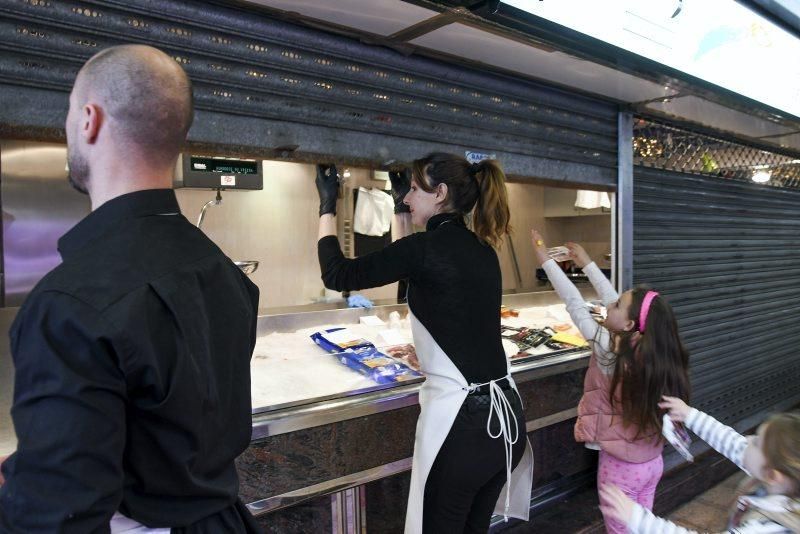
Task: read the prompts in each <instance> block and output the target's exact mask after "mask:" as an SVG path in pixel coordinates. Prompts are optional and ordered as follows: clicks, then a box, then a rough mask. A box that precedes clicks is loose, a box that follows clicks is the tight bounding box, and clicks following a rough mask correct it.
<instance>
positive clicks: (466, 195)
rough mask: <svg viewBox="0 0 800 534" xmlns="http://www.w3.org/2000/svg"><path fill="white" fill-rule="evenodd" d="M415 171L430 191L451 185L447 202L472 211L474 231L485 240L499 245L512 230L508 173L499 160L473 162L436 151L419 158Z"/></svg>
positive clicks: (461, 210)
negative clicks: (440, 186)
mask: <svg viewBox="0 0 800 534" xmlns="http://www.w3.org/2000/svg"><path fill="white" fill-rule="evenodd" d="M412 171H413V173H414V180H415V181H416V182H417V183H418V184H419V187H420V188H421V189H422V190H423V191H425V192H426V193H432V192H433V190H434V189H436V187H437V186H438V185H439V184H446V185H447V198H446V199H445V205H446V206H447V207H448V209H450V210H452V211H455V212H457V213H460V214H462V215H470V214H472V230H473V231H474V232H475V234H477V236H478V237H479V238H480V239H481V241H483V242H485V243H488V244H489V245H491V246H493V247H495V248H497V247H499V246H500V244H501V243H502V239H503V236H504V235H505V234H508V233H510V232H511V226H510V224H509V221H510V219H511V213H510V211H509V209H508V193H507V192H506V175H505V173H504V172H503V169H502V168H501V167H500V163H498V162H497V160H491V159H485V160H483V161H481V162H479V163H472V164H471V163H470V162H468V161H467V160H466V159H465V158H462V157H461V156H457V155H455V154H447V153H446V152H434V153H432V154H428V155H427V156H425V157H424V158H420V159H418V160H415V161H414V164H413V166H412ZM426 175H427V176H428V177H429V178H430V179H428V178H426Z"/></svg>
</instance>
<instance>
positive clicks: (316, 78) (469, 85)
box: [0, 0, 617, 185]
mask: <svg viewBox="0 0 800 534" xmlns="http://www.w3.org/2000/svg"><path fill="white" fill-rule="evenodd" d="M0 14H2V18H0V50H3V53H2V57H0V83H2V84H6V85H9V86H14V87H23V88H25V87H29V88H47V89H50V90H53V91H58V92H61V93H66V92H67V91H68V90H69V89H70V87H71V84H72V81H73V79H74V76H75V74H76V72H77V70H78V68H79V67H80V66H81V64H82V63H83V62H84V61H85V60H86V59H87V58H88V57H90V56H91V55H92V54H94V53H95V52H97V51H98V50H100V49H103V48H106V47H108V46H112V45H117V44H122V43H142V44H150V45H154V46H157V47H159V48H161V49H162V50H165V51H166V52H167V53H169V54H170V55H171V56H172V57H173V58H174V59H175V60H176V61H177V62H179V63H180V64H181V65H182V66H183V67H184V68H185V69H186V71H187V72H188V73H189V75H190V77H191V78H192V81H193V84H194V90H195V102H196V107H197V109H199V110H207V111H211V112H215V113H219V114H222V115H226V116H235V117H238V118H242V117H248V118H253V119H275V120H280V121H287V122H289V123H291V124H294V125H305V126H309V125H311V126H325V127H328V128H336V129H343V130H350V131H358V132H369V133H371V134H376V135H378V136H384V138H383V141H384V142H383V147H384V148H383V152H390V151H391V148H392V147H393V146H396V145H398V144H400V143H401V142H402V140H403V139H413V140H415V141H424V142H429V143H440V144H441V143H447V144H450V145H455V146H458V147H467V148H470V149H477V150H482V151H487V152H490V153H492V152H493V153H502V154H503V158H504V163H506V165H507V167H510V169H511V170H512V173H513V171H514V169H515V168H516V169H518V170H519V173H523V175H524V172H523V171H524V170H525V169H526V168H528V169H534V168H535V166H531V165H530V164H527V165H526V163H525V161H524V160H525V159H526V158H528V159H530V158H535V159H538V160H547V161H554V162H559V161H560V162H574V163H577V164H580V165H582V167H581V168H582V169H583V171H582V173H581V172H578V174H577V176H575V174H574V173H575V168H571V169H563V170H559V168H558V166H557V165H551V166H549V167H547V169H546V170H545V172H546V173H548V174H545V175H544V176H543V177H546V178H556V179H560V180H561V179H572V180H581V178H584V181H587V182H589V183H606V184H608V185H613V183H615V179H616V173H615V168H616V164H617V161H616V157H617V155H616V154H617V144H616V143H617V138H616V132H617V130H616V108H615V106H613V105H610V104H608V103H603V102H600V101H596V100H592V99H589V98H585V97H580V96H578V95H573V94H569V93H566V92H563V91H561V90H557V89H553V88H548V87H545V86H542V85H538V84H533V83H529V82H526V81H523V80H518V79H513V78H509V77H504V76H500V75H492V74H489V73H485V72H480V71H479V70H476V69H465V68H460V67H457V66H453V65H448V64H445V63H442V62H436V61H432V60H428V59H424V58H421V57H418V56H410V57H408V56H404V55H402V54H399V53H396V52H394V51H392V50H389V49H387V48H384V47H380V46H369V45H366V44H363V43H360V42H358V41H355V40H351V39H347V38H344V37H340V36H334V35H331V34H326V33H322V32H319V31H315V30H311V29H308V28H302V27H298V26H293V25H291V24H288V23H285V22H282V21H276V20H273V19H269V18H266V17H265V16H263V15H261V14H258V13H253V12H250V13H248V12H246V11H243V10H240V9H231V8H226V7H224V6H220V5H216V4H213V3H204V2H178V1H168V0H165V1H162V2H150V1H146V0H138V1H133V2H117V1H112V0H106V1H95V2H81V1H69V0H63V1H62V0H60V1H58V2H55V1H52V2H50V1H46V0H35V1H34V0H27V1H13V0H0ZM21 92H22V93H24V90H23V91H21ZM19 98H20V99H21V98H22V96H19ZM64 102H65V103H66V100H64ZM12 104H13V102H12ZM37 113H42V112H41V111H39V110H37V109H35V108H34V109H31V110H30V113H29V114H26V116H28V117H30V118H29V119H28V120H34V121H35V120H36V118H37ZM43 119H44V118H43ZM251 123H252V121H251ZM221 126H222V127H221V128H220V131H219V133H218V134H217V138H216V139H215V138H214V135H215V134H214V132H213V131H211V132H210V133H209V134H208V136H207V137H210V138H209V139H205V140H204V141H207V142H211V143H214V142H219V143H220V144H229V143H230V142H231V138H232V135H233V137H234V139H235V137H236V135H237V132H236V131H233V132H232V131H230V130H226V129H225V127H224V125H221ZM248 129H250V130H251V131H258V130H259V128H258V126H257V125H253V124H251V126H249V127H248ZM262 131H264V132H265V137H266V136H269V135H273V137H274V133H271V132H270V131H269V128H263V127H262ZM295 131H302V132H303V136H305V137H308V136H310V135H314V132H313V130H311V131H309V130H308V129H306V130H301V129H298V128H295ZM239 135H240V136H242V134H239ZM286 135H287V136H289V137H292V135H293V134H291V133H288V134H286ZM242 137H243V136H242ZM316 137H324V135H320V134H317V136H316ZM331 137H334V136H333V135H331ZM389 137H391V138H394V139H395V140H394V141H393V140H392V139H389ZM248 140H249V143H248V144H250V145H257V144H258V141H260V140H259V139H252V135H250V136H249V139H248ZM236 141H238V139H236ZM293 141H294V144H299V145H300V146H301V147H303V148H304V149H306V147H308V146H309V143H308V142H303V143H301V142H299V141H298V140H297V139H289V140H288V141H287V140H284V142H282V143H279V144H284V145H285V144H293ZM324 141H325V143H326V145H325V146H327V147H328V149H329V150H330V153H332V154H337V153H338V154H341V155H362V156H363V155H364V154H353V153H354V152H358V151H359V150H362V151H363V150H366V148H365V147H364V146H363V144H361V143H359V144H361V146H345V143H343V142H342V140H341V139H330V140H327V139H326V140H324ZM265 142H271V139H269V140H265ZM315 142H316V143H317V144H318V145H319V144H320V139H317V140H315ZM242 144H244V143H242ZM462 150H463V149H462ZM345 152H350V154H345ZM367 156H369V157H372V156H373V155H371V154H368V155H367ZM388 156H389V155H388V154H383V158H382V159H387V157H388ZM514 158H517V159H519V160H520V161H518V162H514V161H507V160H513V159H514ZM539 168H540V169H542V168H544V166H542V165H539ZM581 174H583V176H581Z"/></svg>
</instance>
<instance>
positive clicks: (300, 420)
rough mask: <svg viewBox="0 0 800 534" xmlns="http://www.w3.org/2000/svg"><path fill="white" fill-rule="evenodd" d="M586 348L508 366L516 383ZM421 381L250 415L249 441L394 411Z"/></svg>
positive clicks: (581, 362) (574, 358) (559, 367)
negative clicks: (251, 431) (251, 427)
mask: <svg viewBox="0 0 800 534" xmlns="http://www.w3.org/2000/svg"><path fill="white" fill-rule="evenodd" d="M590 354H591V353H590V351H588V350H587V351H582V352H573V353H569V354H564V355H561V356H554V357H552V358H548V359H546V360H539V361H534V362H529V363H524V364H520V365H514V366H512V369H511V370H512V374H513V376H514V380H515V381H516V382H517V383H522V382H527V381H529V380H535V379H537V378H544V377H547V376H552V375H555V374H561V373H565V372H568V371H572V370H574V369H581V368H584V367H586V366H587V365H588V361H589V355H590ZM420 387H421V384H419V383H417V384H409V385H405V386H398V387H394V388H390V389H382V390H379V391H374V392H370V393H364V394H362V395H355V396H350V397H344V398H339V399H332V400H326V401H321V402H314V403H309V404H304V405H302V406H294V407H291V408H286V409H282V410H275V411H272V412H264V413H259V414H256V415H254V416H253V433H252V440H254V441H255V440H259V439H263V438H266V437H269V436H275V435H278V434H285V433H288V432H296V431H298V430H303V429H306V428H313V427H315V426H322V425H327V424H331V423H337V422H339V421H345V420H347V419H355V418H356V417H364V416H366V415H372V414H376V413H381V412H386V411H389V410H397V409H399V408H405V407H407V406H413V405H415V404H417V403H418V402H419V400H418V399H419V396H418V393H419V388H420Z"/></svg>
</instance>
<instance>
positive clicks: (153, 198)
mask: <svg viewBox="0 0 800 534" xmlns="http://www.w3.org/2000/svg"><path fill="white" fill-rule="evenodd" d="M180 212H181V209H180V206H178V199H177V198H176V197H175V191H173V190H172V189H146V190H143V191H134V192H133V193H126V194H124V195H120V196H118V197H116V198H112V199H111V200H109V201H108V202H106V203H105V204H103V205H102V206H100V207H99V208H97V209H96V210H94V211H93V212H91V213H90V214H89V215H87V216H86V217H84V218H83V219H82V220H81V221H80V222H79V223H78V224H76V225H75V226H73V227H72V229H71V230H70V231H68V232H67V233H66V234H64V235H63V236H62V237H61V239H59V240H58V252H59V253H60V254H61V257H62V258H63V259H65V260H66V259H67V258H68V257H70V256H72V255H74V254H75V253H76V252H77V251H79V250H80V249H82V248H83V247H84V246H86V245H88V244H89V243H90V242H91V241H94V240H95V239H97V238H99V237H101V236H102V235H103V234H105V233H106V232H107V231H109V229H111V228H112V227H113V226H115V225H118V224H120V223H122V222H123V221H126V220H129V219H135V218H137V217H146V216H148V215H166V214H179V213H180Z"/></svg>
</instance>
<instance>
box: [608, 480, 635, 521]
mask: <svg viewBox="0 0 800 534" xmlns="http://www.w3.org/2000/svg"><path fill="white" fill-rule="evenodd" d="M600 502H601V503H602V504H601V505H600V509H601V510H602V511H603V515H604V516H606V517H610V518H612V519H616V520H617V521H619V522H620V523H625V524H626V525H627V524H628V523H630V521H631V516H633V507H634V505H635V503H634V502H633V500H632V499H631V498H630V497H628V496H627V495H625V494H624V493H623V492H622V490H621V489H619V488H618V487H617V486H615V485H614V484H605V485H603V486H602V487H601V488H600Z"/></svg>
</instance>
